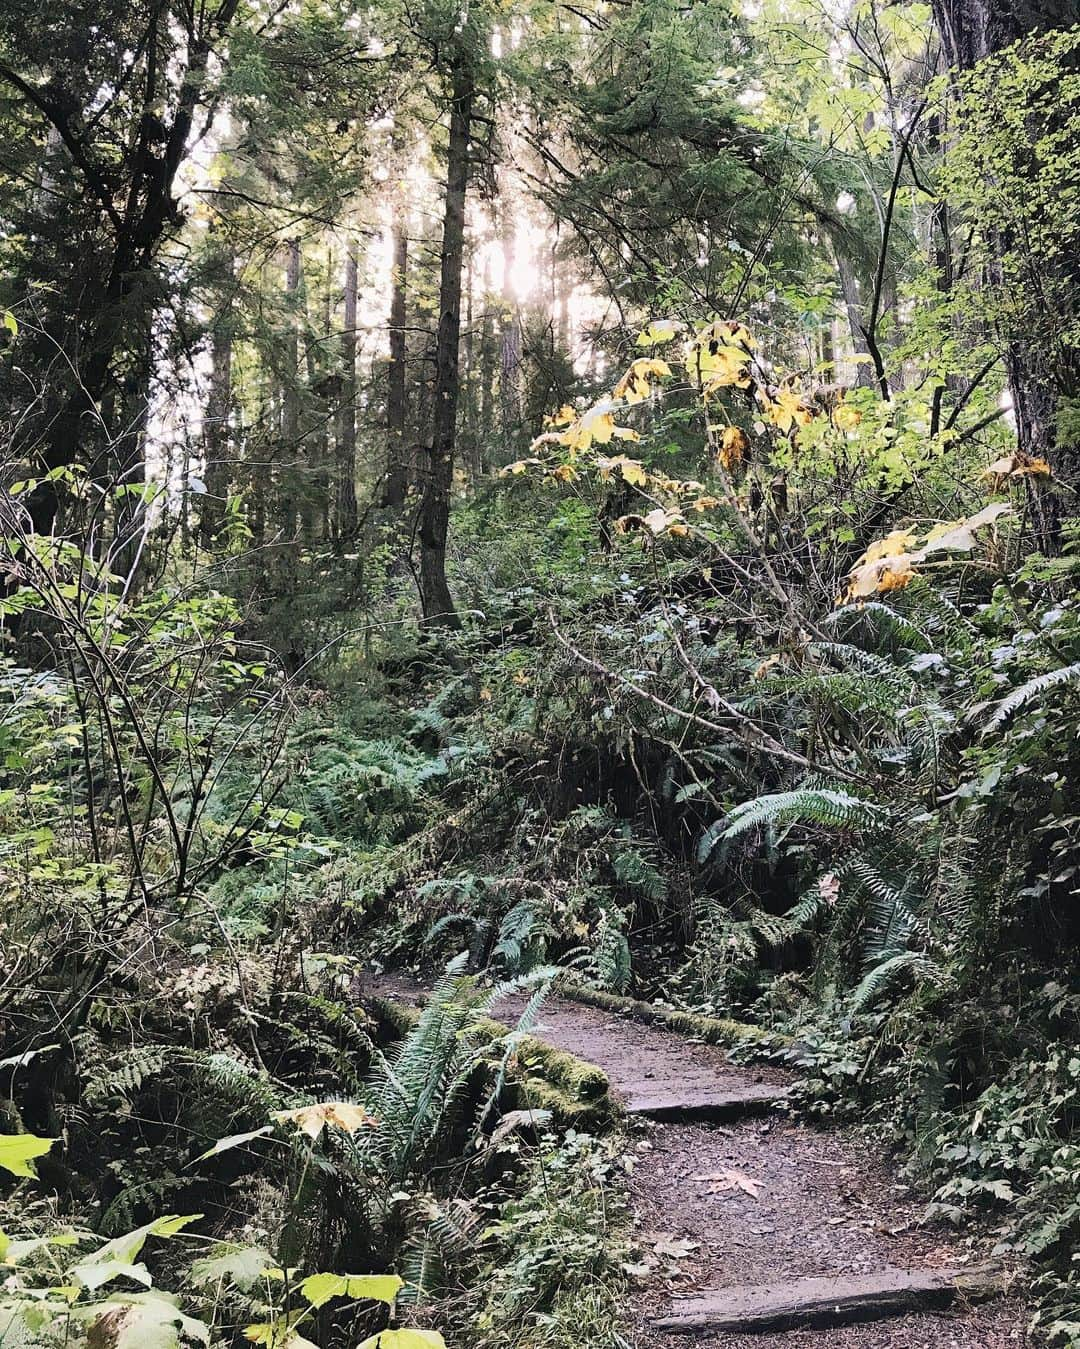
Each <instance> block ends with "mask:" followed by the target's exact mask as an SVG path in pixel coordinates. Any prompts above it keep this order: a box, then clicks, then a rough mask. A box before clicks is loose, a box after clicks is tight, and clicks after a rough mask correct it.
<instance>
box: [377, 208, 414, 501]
mask: <svg viewBox="0 0 1080 1349" xmlns="http://www.w3.org/2000/svg"><path fill="white" fill-rule="evenodd" d="M408 226H409V222H408V216H407V214H406V208H405V202H404V200H403V196H402V195H400V194H399V197H398V201H397V207H396V210H395V212H394V225H393V252H394V262H393V275H392V278H391V283H390V371H389V376H388V382H387V389H386V485H385V489H384V491H383V505H384V506H392V507H397V506H400V505H401V504H402V503H403V502H404V500H405V493H406V491H407V490H408V485H409V484H408V454H407V451H406V448H405V427H406V422H407V419H408V389H407V383H406V380H407V369H406V347H405V322H406V307H407V304H408V270H409V228H408Z"/></svg>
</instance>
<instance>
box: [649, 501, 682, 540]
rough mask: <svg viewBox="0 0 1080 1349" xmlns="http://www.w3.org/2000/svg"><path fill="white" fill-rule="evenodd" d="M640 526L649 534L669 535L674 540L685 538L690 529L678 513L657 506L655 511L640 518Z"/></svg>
mask: <svg viewBox="0 0 1080 1349" xmlns="http://www.w3.org/2000/svg"><path fill="white" fill-rule="evenodd" d="M642 524H643V525H644V526H645V528H646V529H647V530H648V531H649V533H650V534H656V535H660V534H671V535H674V537H675V538H685V536H686V535H687V534H689V533H690V527H689V526H688V525H687V523H686V521H685V520H684V519H683V517H682V515H681V514H680V513H679V512H678V511H669V510H665V509H664V508H663V506H657V508H656V509H655V510H652V511H649V513H648V514H647V515H645V516H643V517H642Z"/></svg>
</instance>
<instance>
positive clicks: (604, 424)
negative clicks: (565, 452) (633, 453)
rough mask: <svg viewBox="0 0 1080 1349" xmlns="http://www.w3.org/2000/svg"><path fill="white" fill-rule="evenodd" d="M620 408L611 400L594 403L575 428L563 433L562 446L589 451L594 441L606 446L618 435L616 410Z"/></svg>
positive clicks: (575, 424) (560, 440) (560, 439)
mask: <svg viewBox="0 0 1080 1349" xmlns="http://www.w3.org/2000/svg"><path fill="white" fill-rule="evenodd" d="M619 406H621V404H616V403H613V402H611V401H609V400H608V401H604V402H600V403H594V404H593V406H592V407H591V408H589V410H588V411H587V412H583V413H582V415H581V417H580V418H579V419H578V420H577V421H576V422H575V423H574V425H573V426H571V427H568V428H567V430H565V431H564V432H563V433H562V435H561V436H560V437H559V442H560V444H562V445H566V446H568V447H569V448H570V449H571V450H587V449H588V448H589V446H590V445H591V444H592V443H593V441H596V443H597V444H598V445H606V444H607V443H608V442H609V441H610V440H611V438H612V437H613V436H614V435H615V433H616V426H615V409H616V408H617V407H619ZM621 429H622V428H619V430H620V431H621ZM622 438H623V439H625V437H622Z"/></svg>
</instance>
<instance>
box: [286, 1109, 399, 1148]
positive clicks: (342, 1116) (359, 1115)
mask: <svg viewBox="0 0 1080 1349" xmlns="http://www.w3.org/2000/svg"><path fill="white" fill-rule="evenodd" d="M273 1118H274V1119H275V1120H278V1121H280V1122H281V1123H282V1124H295V1125H296V1127H297V1128H298V1129H299V1130H300V1132H301V1133H303V1134H306V1135H307V1136H308V1138H310V1139H312V1140H314V1139H316V1138H318V1137H319V1135H320V1134H321V1133H322V1131H323V1129H325V1128H326V1126H327V1125H330V1127H331V1128H334V1129H340V1130H341V1131H342V1133H347V1134H354V1133H356V1131H357V1130H358V1129H363V1128H369V1129H370V1128H374V1127H375V1125H376V1123H377V1121H376V1120H375V1119H374V1118H373V1117H372V1116H371V1115H369V1114H368V1112H367V1111H366V1110H365V1109H364V1107H363V1106H362V1105H354V1104H353V1103H352V1102H351V1101H321V1102H320V1103H319V1104H318V1105H302V1106H300V1107H299V1108H298V1109H296V1110H277V1111H275V1112H274V1115H273Z"/></svg>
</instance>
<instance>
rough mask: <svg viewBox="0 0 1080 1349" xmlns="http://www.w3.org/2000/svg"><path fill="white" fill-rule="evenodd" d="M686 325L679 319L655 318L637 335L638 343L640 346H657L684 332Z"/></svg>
mask: <svg viewBox="0 0 1080 1349" xmlns="http://www.w3.org/2000/svg"><path fill="white" fill-rule="evenodd" d="M685 326H686V325H685V324H683V323H680V322H679V321H678V319H653V321H652V322H651V323H650V324H649V326H648V327H647V328H643V329H642V330H641V332H639V333H638V335H637V343H636V345H637V346H639V347H655V346H659V344H660V343H661V342H670V341H671V339H672V338H673V337H676V336H677V335H678V334H679V333H681V332H682V330H683V328H684V327H685Z"/></svg>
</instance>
